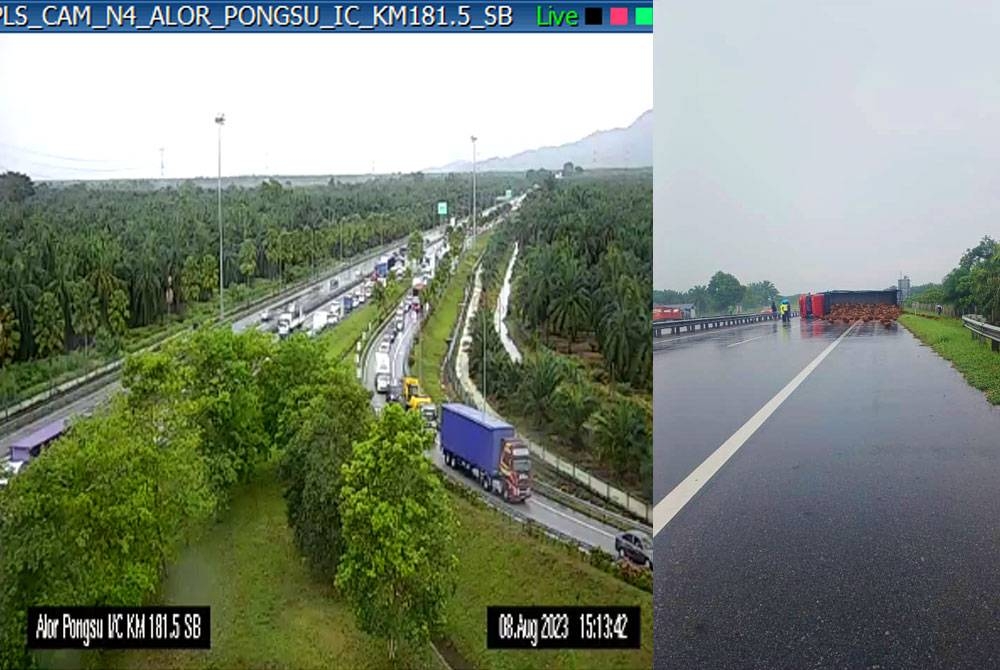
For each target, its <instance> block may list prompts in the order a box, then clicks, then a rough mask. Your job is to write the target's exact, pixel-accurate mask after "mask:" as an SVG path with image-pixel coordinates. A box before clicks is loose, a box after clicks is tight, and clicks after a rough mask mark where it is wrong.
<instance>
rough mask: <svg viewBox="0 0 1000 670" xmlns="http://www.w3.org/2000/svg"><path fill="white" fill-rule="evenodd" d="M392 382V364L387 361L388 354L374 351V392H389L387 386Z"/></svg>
mask: <svg viewBox="0 0 1000 670" xmlns="http://www.w3.org/2000/svg"><path fill="white" fill-rule="evenodd" d="M391 381H392V363H391V361H390V360H389V354H387V353H384V352H381V351H376V352H375V391H376V392H377V393H385V392H386V391H388V390H389V384H390V382H391Z"/></svg>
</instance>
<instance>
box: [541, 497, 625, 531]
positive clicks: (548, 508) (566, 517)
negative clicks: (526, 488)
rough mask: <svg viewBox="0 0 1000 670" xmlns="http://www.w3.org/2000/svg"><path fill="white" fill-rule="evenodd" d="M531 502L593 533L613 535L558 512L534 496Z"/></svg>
mask: <svg viewBox="0 0 1000 670" xmlns="http://www.w3.org/2000/svg"><path fill="white" fill-rule="evenodd" d="M531 502H532V504H534V505H538V506H539V507H544V508H545V509H547V510H549V511H550V512H552V513H553V514H558V515H559V516H561V517H563V518H565V519H569V520H570V521H572V522H573V523H575V524H577V525H578V526H583V527H584V528H589V529H590V530H592V531H594V532H595V533H600V534H601V535H604V536H605V537H614V535H613V534H611V533H609V532H608V531H606V530H602V529H600V528H598V527H596V526H591V525H590V524H589V523H586V522H584V521H580V520H579V519H578V518H576V517H575V516H570V515H569V514H566V513H565V512H560V511H559V510H557V509H556V508H554V507H550V506H548V505H546V504H545V503H541V502H538V499H536V498H532V501H531Z"/></svg>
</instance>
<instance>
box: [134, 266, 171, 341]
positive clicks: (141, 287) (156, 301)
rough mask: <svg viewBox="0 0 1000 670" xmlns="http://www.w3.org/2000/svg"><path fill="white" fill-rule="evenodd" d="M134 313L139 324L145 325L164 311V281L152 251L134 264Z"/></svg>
mask: <svg viewBox="0 0 1000 670" xmlns="http://www.w3.org/2000/svg"><path fill="white" fill-rule="evenodd" d="M131 288H132V300H131V304H132V315H133V317H134V320H135V323H136V325H138V326H145V325H148V324H150V323H152V322H153V320H154V319H155V318H156V317H157V316H159V315H160V313H161V312H162V306H163V303H162V296H163V282H162V279H161V278H160V273H159V269H158V268H157V266H156V264H155V261H154V260H153V256H152V253H151V252H149V251H147V252H146V254H144V255H143V256H142V257H141V258H138V259H136V260H134V261H133V265H132V286H131Z"/></svg>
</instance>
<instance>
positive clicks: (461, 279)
mask: <svg viewBox="0 0 1000 670" xmlns="http://www.w3.org/2000/svg"><path fill="white" fill-rule="evenodd" d="M491 234H492V233H486V234H485V235H482V236H481V237H480V238H479V239H478V240H477V241H476V243H475V244H474V245H473V246H472V248H471V250H470V251H469V252H467V253H466V254H464V255H463V256H462V259H461V261H459V264H458V267H457V268H456V269H455V274H453V275H452V277H451V279H450V280H449V282H448V287H447V288H446V289H445V290H444V293H443V294H442V296H441V299H440V300H438V302H437V304H436V305H434V306H433V310H434V311H433V312H431V315H430V316H429V317H427V321H426V323H424V325H423V327H422V328H421V329H420V335H419V337H420V343H419V344H418V345H417V356H416V359H417V362H416V365H415V366H414V369H415V370H423V378H422V379H421V380H420V382H421V384H422V385H423V388H424V391H426V392H427V394H428V395H430V396H431V398H433V399H434V402H436V403H438V404H441V403H442V402H444V400H445V393H444V388H443V386H442V383H441V365H442V363H444V358H445V356H446V355H447V354H448V338H449V337H451V334H452V331H453V330H454V328H455V322H456V321H457V320H458V315H459V314H460V313H461V309H462V298H463V296H464V295H465V287H466V286H468V284H469V278H470V277H472V270H473V269H474V268H475V267H476V261H477V260H478V259H479V256H480V254H481V253H482V252H483V249H485V248H486V243H487V242H488V241H489V238H490V235H491Z"/></svg>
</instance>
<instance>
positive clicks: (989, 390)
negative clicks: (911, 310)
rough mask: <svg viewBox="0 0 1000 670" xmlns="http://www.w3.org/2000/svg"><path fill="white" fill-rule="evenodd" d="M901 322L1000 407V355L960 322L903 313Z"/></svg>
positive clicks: (992, 402)
mask: <svg viewBox="0 0 1000 670" xmlns="http://www.w3.org/2000/svg"><path fill="white" fill-rule="evenodd" d="M899 322H900V323H901V324H903V326H905V327H906V329H907V330H909V331H910V332H911V333H913V334H914V335H916V336H917V338H919V339H920V340H921V341H922V342H923V343H924V344H926V345H928V346H929V347H931V348H932V349H933V350H934V351H936V352H937V353H938V354H940V355H941V357H942V358H945V359H946V360H948V361H950V362H951V364H952V365H953V366H954V367H955V369H956V370H958V371H959V372H961V373H962V376H964V377H965V380H966V381H967V382H969V384H970V385H971V386H973V387H974V388H977V389H979V390H980V391H983V392H984V393H985V394H986V399H987V400H988V401H989V402H990V403H991V404H993V405H1000V353H997V352H994V351H991V350H990V347H989V344H986V343H984V342H980V341H978V340H974V339H972V336H971V334H970V332H969V330H968V329H967V328H966V327H965V326H963V325H962V322H961V320H959V319H949V318H938V317H936V316H931V317H927V316H921V315H918V314H904V315H902V316H901V317H899Z"/></svg>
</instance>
